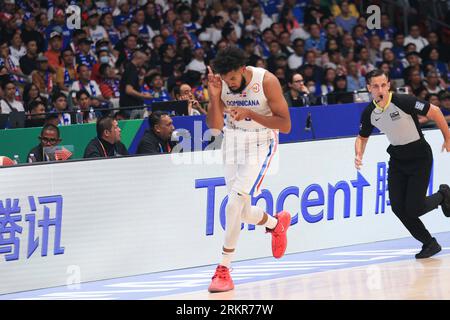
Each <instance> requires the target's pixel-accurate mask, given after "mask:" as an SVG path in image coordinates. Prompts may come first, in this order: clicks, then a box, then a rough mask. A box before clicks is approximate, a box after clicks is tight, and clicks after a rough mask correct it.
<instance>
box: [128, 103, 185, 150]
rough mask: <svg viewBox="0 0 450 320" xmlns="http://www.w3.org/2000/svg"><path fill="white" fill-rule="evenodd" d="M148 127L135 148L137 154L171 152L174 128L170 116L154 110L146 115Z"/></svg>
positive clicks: (173, 143) (173, 144)
mask: <svg viewBox="0 0 450 320" xmlns="http://www.w3.org/2000/svg"><path fill="white" fill-rule="evenodd" d="M148 122H149V129H148V130H147V131H146V132H145V133H144V136H143V137H142V140H141V142H140V143H139V146H138V148H137V152H136V153H137V154H161V153H170V152H172V149H173V147H174V146H175V144H176V143H175V142H174V141H171V137H172V133H173V131H174V130H175V127H174V126H173V121H172V119H171V117H170V116H169V115H168V114H167V113H164V112H161V111H155V112H153V113H152V114H151V115H150V116H149V117H148Z"/></svg>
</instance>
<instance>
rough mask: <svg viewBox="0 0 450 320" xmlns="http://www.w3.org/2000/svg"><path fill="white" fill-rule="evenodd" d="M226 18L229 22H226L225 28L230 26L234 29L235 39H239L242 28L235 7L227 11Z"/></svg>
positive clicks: (237, 10)
mask: <svg viewBox="0 0 450 320" xmlns="http://www.w3.org/2000/svg"><path fill="white" fill-rule="evenodd" d="M228 16H229V20H228V21H227V23H226V24H225V26H230V27H232V28H234V31H235V32H236V36H237V38H238V39H241V36H242V27H243V26H242V23H241V22H240V16H239V9H238V8H236V7H235V8H231V9H230V10H228Z"/></svg>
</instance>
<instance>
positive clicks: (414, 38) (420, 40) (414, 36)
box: [405, 25, 428, 52]
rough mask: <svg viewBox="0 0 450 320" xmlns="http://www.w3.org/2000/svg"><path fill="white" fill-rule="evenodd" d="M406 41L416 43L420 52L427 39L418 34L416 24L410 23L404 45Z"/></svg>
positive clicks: (418, 30)
mask: <svg viewBox="0 0 450 320" xmlns="http://www.w3.org/2000/svg"><path fill="white" fill-rule="evenodd" d="M408 43H414V44H415V45H416V50H417V52H420V51H421V50H422V49H423V48H425V47H426V46H427V45H428V40H427V39H425V38H424V37H422V36H421V35H420V29H419V26H418V25H412V26H411V27H410V28H409V35H408V36H407V37H406V38H405V45H407V44H408Z"/></svg>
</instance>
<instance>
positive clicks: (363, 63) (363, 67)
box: [356, 47, 375, 77]
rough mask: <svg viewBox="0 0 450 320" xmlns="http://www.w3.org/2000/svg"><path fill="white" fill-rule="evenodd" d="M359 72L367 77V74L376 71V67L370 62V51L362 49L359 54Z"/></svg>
mask: <svg viewBox="0 0 450 320" xmlns="http://www.w3.org/2000/svg"><path fill="white" fill-rule="evenodd" d="M356 56H357V63H358V70H359V71H360V72H361V76H363V77H365V76H366V74H367V73H369V72H370V71H372V70H374V69H375V66H374V65H373V64H372V63H370V61H369V50H367V48H365V47H362V48H360V49H359V52H357V55H356Z"/></svg>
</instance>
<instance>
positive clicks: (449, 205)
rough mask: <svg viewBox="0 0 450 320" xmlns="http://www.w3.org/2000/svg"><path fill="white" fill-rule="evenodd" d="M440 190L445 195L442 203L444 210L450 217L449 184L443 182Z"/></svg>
mask: <svg viewBox="0 0 450 320" xmlns="http://www.w3.org/2000/svg"><path fill="white" fill-rule="evenodd" d="M439 192H440V193H441V194H442V195H443V196H444V200H442V203H441V208H442V211H443V212H444V214H445V216H446V217H450V187H449V186H448V184H441V185H440V186H439Z"/></svg>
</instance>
